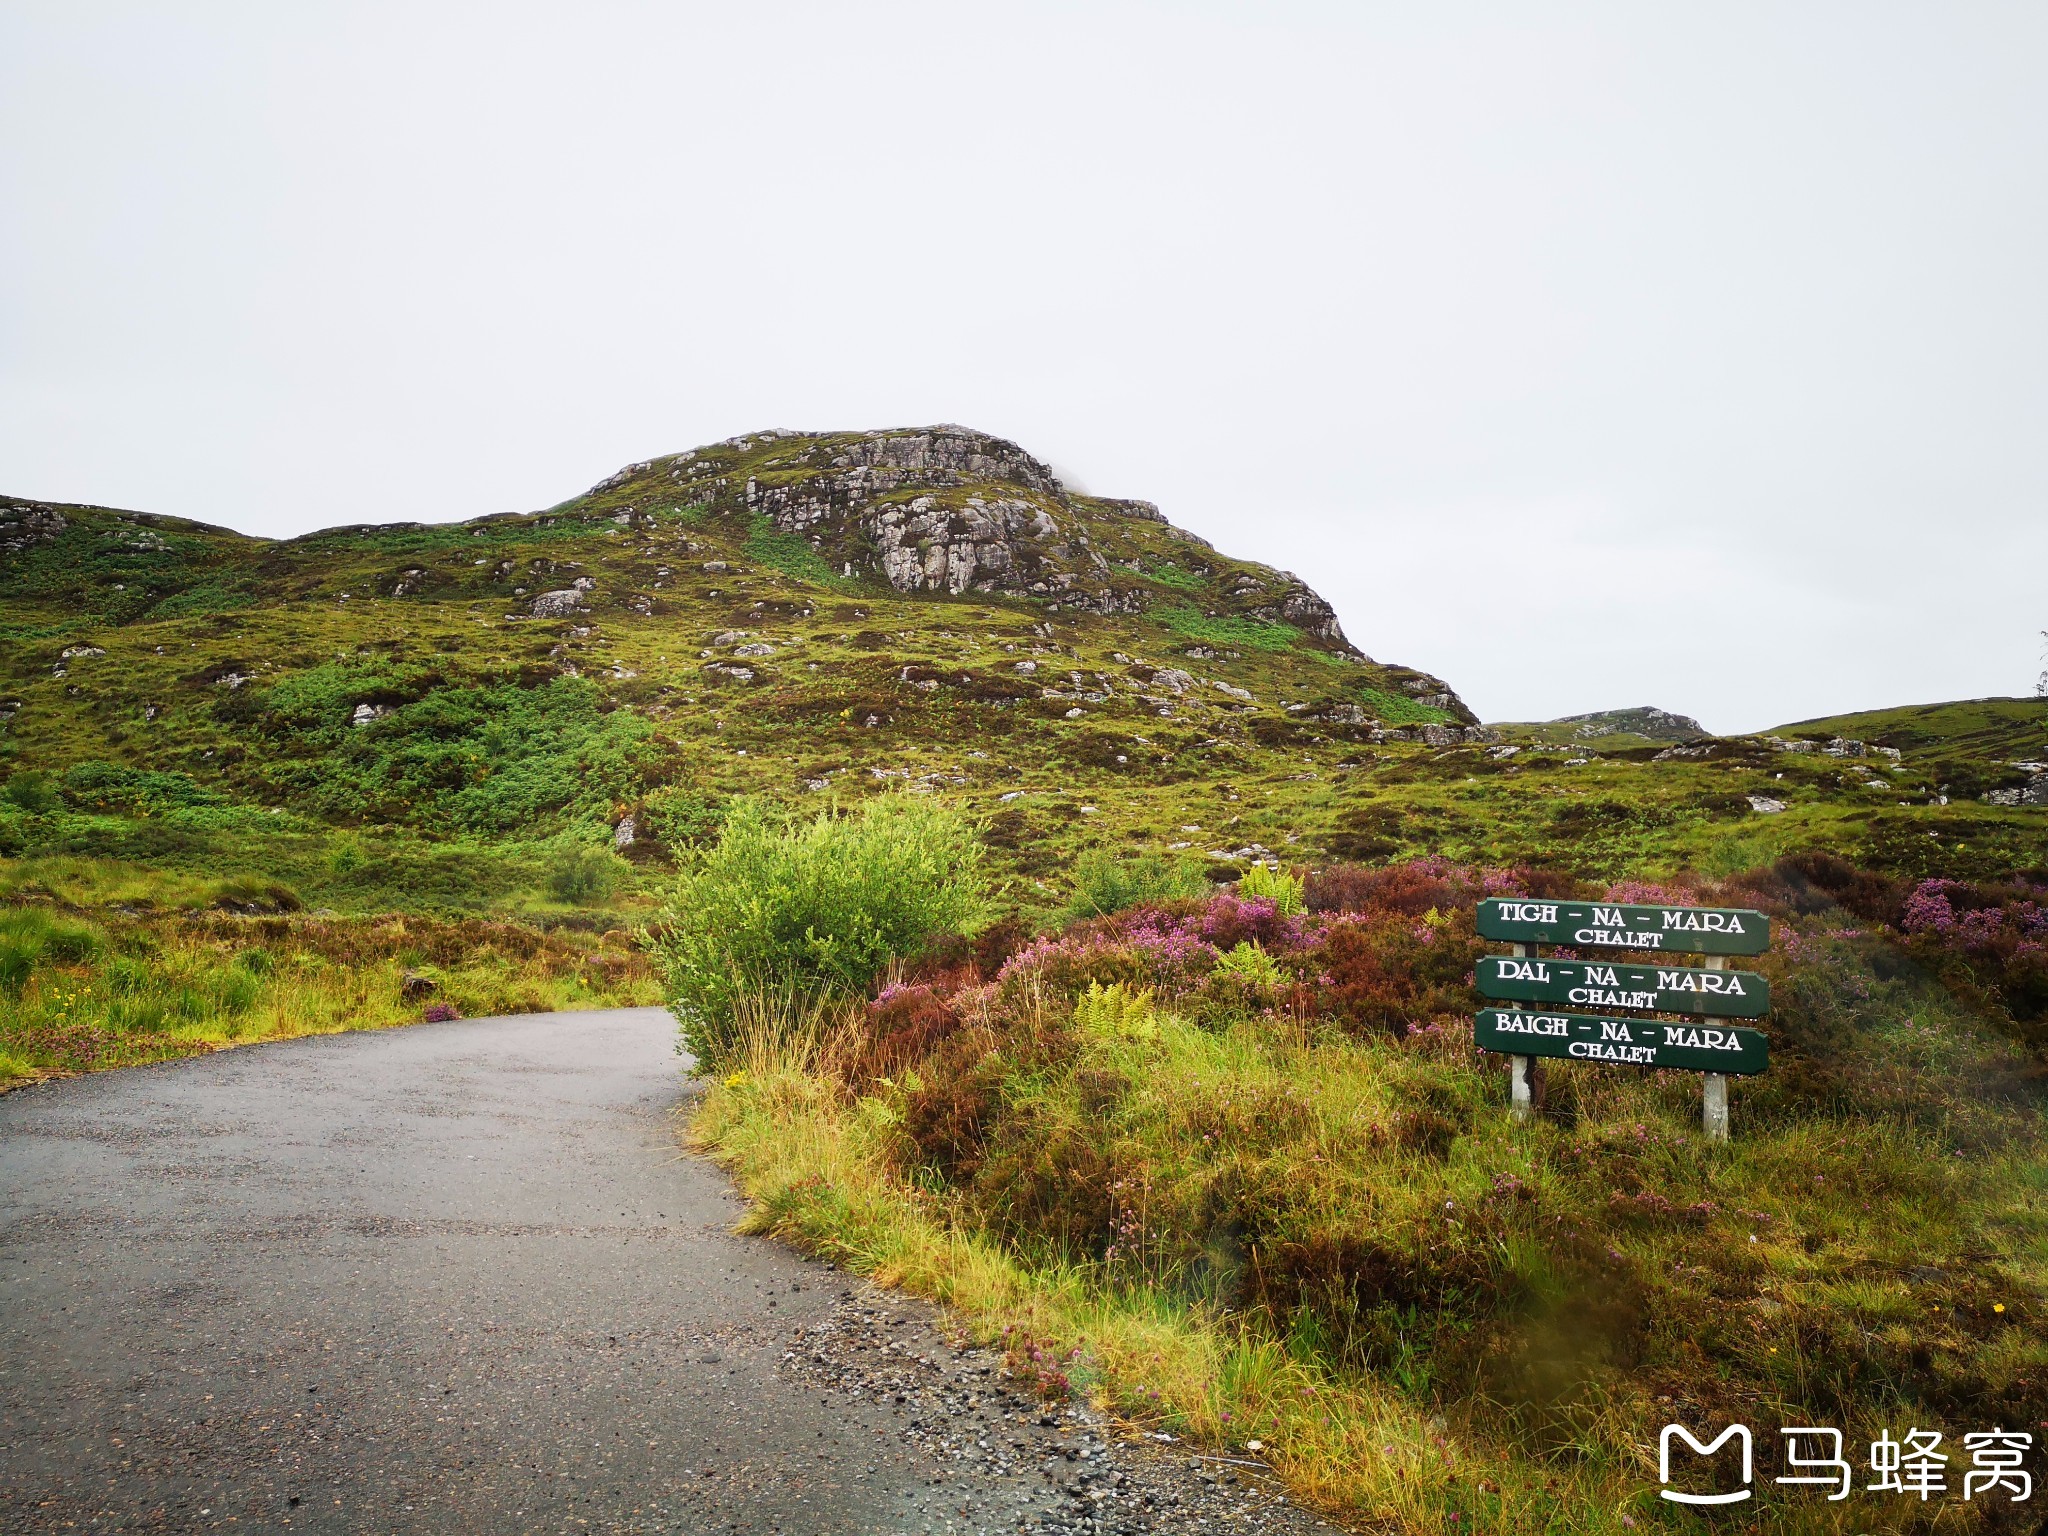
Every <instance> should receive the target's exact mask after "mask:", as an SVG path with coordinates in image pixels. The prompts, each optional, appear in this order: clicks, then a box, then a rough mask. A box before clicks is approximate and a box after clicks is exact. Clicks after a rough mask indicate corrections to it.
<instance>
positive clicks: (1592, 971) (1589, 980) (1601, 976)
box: [1586, 965, 1621, 987]
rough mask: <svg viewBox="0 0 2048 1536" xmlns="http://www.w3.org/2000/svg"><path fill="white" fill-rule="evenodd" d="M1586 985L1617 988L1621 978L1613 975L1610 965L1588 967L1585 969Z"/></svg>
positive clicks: (1612, 968)
mask: <svg viewBox="0 0 2048 1536" xmlns="http://www.w3.org/2000/svg"><path fill="white" fill-rule="evenodd" d="M1586 985H1587V986H1589V987H1618V986H1620V985H1621V978H1620V977H1619V976H1616V975H1615V974H1614V967H1613V966H1611V965H1589V966H1587V967H1586Z"/></svg>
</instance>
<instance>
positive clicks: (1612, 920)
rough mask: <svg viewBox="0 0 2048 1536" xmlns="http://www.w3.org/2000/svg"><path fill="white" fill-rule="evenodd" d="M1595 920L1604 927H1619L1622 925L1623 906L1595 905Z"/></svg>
mask: <svg viewBox="0 0 2048 1536" xmlns="http://www.w3.org/2000/svg"><path fill="white" fill-rule="evenodd" d="M1593 921H1594V923H1595V924H1596V925H1597V926H1599V927H1602V928H1619V927H1621V926H1622V921H1621V908H1619V907H1595V908H1594V909H1593Z"/></svg>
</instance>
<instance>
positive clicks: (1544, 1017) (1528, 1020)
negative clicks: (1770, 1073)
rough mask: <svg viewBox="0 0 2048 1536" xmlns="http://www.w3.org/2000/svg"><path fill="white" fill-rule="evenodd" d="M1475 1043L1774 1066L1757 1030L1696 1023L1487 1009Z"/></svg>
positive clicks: (1691, 1065) (1641, 1060)
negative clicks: (1771, 1064)
mask: <svg viewBox="0 0 2048 1536" xmlns="http://www.w3.org/2000/svg"><path fill="white" fill-rule="evenodd" d="M1472 1040H1473V1043H1474V1044H1475V1045H1477V1046H1478V1047H1479V1048H1480V1049H1481V1050H1484V1051H1500V1052H1502V1053H1503V1054H1505V1055H1509V1056H1556V1057H1560V1058H1562V1059H1563V1060H1566V1061H1597V1062H1604V1063H1607V1064H1608V1065H1611V1066H1624V1067H1671V1068H1675V1069H1676V1070H1678V1071H1681V1072H1720V1073H1728V1074H1732V1075H1734V1076H1738V1077H1753V1076H1755V1075H1756V1074H1757V1073H1759V1072H1761V1071H1763V1070H1764V1069H1765V1068H1766V1067H1767V1066H1769V1065H1770V1043H1769V1042H1768V1041H1767V1040H1766V1039H1765V1038H1764V1036H1763V1035H1762V1034H1760V1033H1759V1032H1758V1031H1756V1030H1754V1029H1739V1028H1737V1027H1736V1026H1735V1025H1732V1024H1705V1023H1701V1022H1698V1021H1696V1020H1695V1021H1687V1022H1685V1023H1672V1022H1670V1021H1668V1020H1665V1019H1610V1018H1605V1017H1602V1016H1599V1015H1589V1014H1583V1013H1534V1012H1524V1011H1523V1010H1522V1009H1519V1008H1484V1009H1481V1010H1480V1012H1479V1016H1478V1018H1476V1019H1474V1020H1473V1023H1472Z"/></svg>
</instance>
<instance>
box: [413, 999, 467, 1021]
mask: <svg viewBox="0 0 2048 1536" xmlns="http://www.w3.org/2000/svg"><path fill="white" fill-rule="evenodd" d="M420 1017H421V1019H423V1020H424V1021H425V1022H427V1023H429V1024H452V1023H453V1022H454V1021H455V1020H457V1019H459V1018H461V1017H462V1014H461V1013H460V1012H459V1011H457V1009H456V1008H455V1005H454V1004H452V1003H429V1004H428V1005H427V1011H426V1012H425V1013H423V1014H421V1015H420Z"/></svg>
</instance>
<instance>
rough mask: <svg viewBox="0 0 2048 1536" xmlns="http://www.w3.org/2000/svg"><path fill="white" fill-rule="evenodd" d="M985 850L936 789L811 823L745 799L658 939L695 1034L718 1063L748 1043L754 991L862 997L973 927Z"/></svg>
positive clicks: (705, 1055) (676, 999) (675, 1001)
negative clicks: (933, 799) (931, 794)
mask: <svg viewBox="0 0 2048 1536" xmlns="http://www.w3.org/2000/svg"><path fill="white" fill-rule="evenodd" d="M980 856H981V846H980V842H979V839H978V838H977V837H976V835H975V832H974V829H973V827H972V826H971V825H970V824H969V823H968V822H967V820H966V819H965V818H964V817H962V816H961V815H960V814H959V813H958V812H957V811H953V810H949V809H946V808H945V807H942V806H938V805H933V804H931V803H929V802H926V801H920V800H910V799H894V798H889V799H881V800H873V801H870V802H868V803H867V804H866V805H864V806H862V807H861V808H860V810H859V811H857V812H855V813H853V814H851V815H836V814H833V813H831V812H827V813H825V814H823V815H821V816H819V817H817V818H816V819H815V820H812V821H803V820H798V819H795V818H792V817H790V816H787V815H786V814H780V813H777V812H776V811H773V810H771V809H770V808H768V807H767V806H764V805H762V804H761V803H760V802H758V801H754V800H737V801H734V802H733V804H732V806H731V809H730V811H729V813H728V814H727V816H726V819H725V828H724V832H723V835H722V836H721V837H720V839H719V842H718V846H717V847H715V848H711V849H708V850H705V851H703V852H701V853H699V854H698V855H697V856H696V858H695V859H694V860H693V861H692V862H691V864H690V865H689V866H688V868H686V870H685V871H684V873H683V876H682V878H681V879H680V880H679V881H678V882H677V885H676V890H675V895H674V897H673V899H672V900H671V901H670V903H669V904H668V906H667V907H666V908H665V909H664V910H663V912H662V914H661V918H660V921H659V923H658V924H657V925H656V928H655V930H654V934H653V936H652V938H651V941H650V942H651V947H652V948H653V950H654V952H655V956H656V960H657V963H658V964H659V965H660V966H661V968H662V971H663V975H664V979H665V987H664V990H665V992H666V994H667V997H668V1001H669V1005H670V1007H671V1008H673V1009H674V1011H675V1014H676V1017H677V1018H678V1019H679V1020H680V1021H681V1022H682V1027H683V1038H684V1041H685V1043H686V1044H687V1045H688V1046H689V1048H690V1050H691V1051H693V1052H694V1053H695V1054H696V1056H697V1057H698V1059H699V1060H700V1061H702V1062H704V1063H706V1064H707V1065H714V1066H715V1065H717V1064H718V1063H720V1062H721V1061H723V1060H726V1059H728V1058H729V1057H730V1056H731V1055H732V1054H733V1053H734V1052H735V1051H736V1049H737V1048H739V1047H740V1046H741V1045H743V1044H744V1043H745V1042H744V1041H743V1040H742V1038H741V1034H742V1031H741V1029H740V1020H741V1016H742V1014H743V1012H746V1011H749V1007H750V1004H749V999H758V998H760V997H762V996H763V995H767V996H779V997H785V998H790V999H797V998H799V997H812V998H843V997H854V996H858V995H859V994H860V993H861V992H862V991H863V990H864V989H865V988H866V987H867V986H868V985H869V983H871V982H872V981H873V980H874V978H875V976H876V975H877V974H878V973H879V972H880V971H881V970H882V968H883V967H884V966H885V965H887V964H888V962H889V961H890V960H891V959H893V958H897V957H900V956H907V955H911V954H914V953H915V952H916V951H917V950H919V949H920V948H922V947H923V946H924V944H925V943H926V942H927V941H929V940H930V939H932V938H934V937H936V936H938V935H939V934H943V933H955V932H962V931H964V930H966V929H967V928H968V927H970V926H971V925H972V923H973V922H974V919H975V917H976V915H977V913H978V911H979V908H980V900H979V895H978V892H977V889H976V885H975V868H976V864H977V862H978V860H979V858H980Z"/></svg>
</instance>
